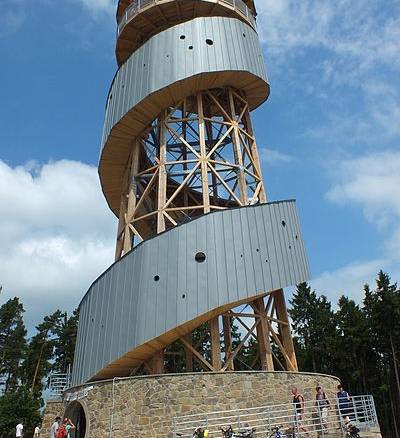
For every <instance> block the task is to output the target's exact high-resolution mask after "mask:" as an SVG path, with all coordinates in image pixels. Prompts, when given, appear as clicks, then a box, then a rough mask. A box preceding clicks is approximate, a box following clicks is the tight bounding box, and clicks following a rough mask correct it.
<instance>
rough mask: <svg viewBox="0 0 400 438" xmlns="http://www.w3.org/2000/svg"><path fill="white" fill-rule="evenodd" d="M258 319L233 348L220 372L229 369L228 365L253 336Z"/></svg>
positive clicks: (258, 323) (258, 322)
mask: <svg viewBox="0 0 400 438" xmlns="http://www.w3.org/2000/svg"><path fill="white" fill-rule="evenodd" d="M260 321H261V320H260V319H257V320H256V321H255V322H254V324H253V325H252V326H251V328H250V330H249V331H248V332H247V333H246V336H245V337H244V338H243V339H242V340H241V341H240V344H239V345H238V346H237V347H236V348H235V350H234V351H233V352H232V353H231V355H230V356H229V357H228V359H227V360H226V361H225V364H224V366H223V367H222V370H221V371H226V370H227V369H228V367H229V364H230V363H231V362H233V360H234V359H235V357H236V356H237V354H238V353H239V351H240V350H241V349H242V348H243V346H244V344H245V343H246V341H247V339H249V337H250V336H251V335H252V334H253V331H254V329H255V328H257V327H258V326H259V325H260Z"/></svg>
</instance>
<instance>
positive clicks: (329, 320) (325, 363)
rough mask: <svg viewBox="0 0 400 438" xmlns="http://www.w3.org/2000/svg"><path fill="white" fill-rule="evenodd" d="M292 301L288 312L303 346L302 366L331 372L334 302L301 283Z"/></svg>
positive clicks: (299, 347) (299, 341)
mask: <svg viewBox="0 0 400 438" xmlns="http://www.w3.org/2000/svg"><path fill="white" fill-rule="evenodd" d="M290 304H291V306H292V308H291V309H290V310H289V315H290V316H291V318H292V320H293V327H294V333H295V334H296V335H297V340H296V343H295V345H296V346H297V348H298V349H300V351H299V357H301V358H302V365H303V369H304V370H307V371H313V372H323V373H329V372H332V367H333V364H334V355H335V353H334V348H333V345H334V339H335V336H336V327H335V318H334V313H333V311H332V308H331V303H330V302H329V301H328V300H327V298H326V297H325V296H324V295H321V296H317V294H316V292H315V291H312V290H311V287H310V286H308V284H307V283H302V284H299V285H298V286H297V290H296V293H295V294H294V295H293V299H292V300H291V301H290Z"/></svg>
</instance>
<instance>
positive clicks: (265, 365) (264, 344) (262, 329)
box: [252, 298, 274, 371]
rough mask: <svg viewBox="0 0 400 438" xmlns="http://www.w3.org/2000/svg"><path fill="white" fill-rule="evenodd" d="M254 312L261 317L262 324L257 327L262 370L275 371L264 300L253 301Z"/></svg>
mask: <svg viewBox="0 0 400 438" xmlns="http://www.w3.org/2000/svg"><path fill="white" fill-rule="evenodd" d="M252 307H253V309H254V311H255V312H256V313H257V314H259V315H260V319H259V320H258V321H260V324H258V325H257V339H258V348H259V351H260V360H261V369H262V370H263V371H274V361H273V359H272V350H271V343H270V340H269V321H268V318H267V314H266V313H265V304H264V299H263V298H258V299H257V300H255V301H253V303H252Z"/></svg>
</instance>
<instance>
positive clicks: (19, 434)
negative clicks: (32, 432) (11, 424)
mask: <svg viewBox="0 0 400 438" xmlns="http://www.w3.org/2000/svg"><path fill="white" fill-rule="evenodd" d="M15 436H16V437H17V438H22V437H23V436H24V426H23V425H22V423H21V422H20V423H18V424H17V427H16V428H15Z"/></svg>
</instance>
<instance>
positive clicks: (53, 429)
mask: <svg viewBox="0 0 400 438" xmlns="http://www.w3.org/2000/svg"><path fill="white" fill-rule="evenodd" d="M60 422H61V417H56V418H55V419H54V423H53V424H52V425H51V428H50V438H57V436H58V428H59V427H60Z"/></svg>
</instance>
